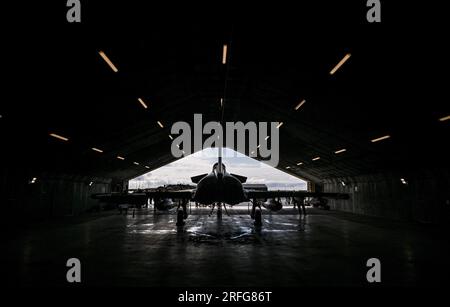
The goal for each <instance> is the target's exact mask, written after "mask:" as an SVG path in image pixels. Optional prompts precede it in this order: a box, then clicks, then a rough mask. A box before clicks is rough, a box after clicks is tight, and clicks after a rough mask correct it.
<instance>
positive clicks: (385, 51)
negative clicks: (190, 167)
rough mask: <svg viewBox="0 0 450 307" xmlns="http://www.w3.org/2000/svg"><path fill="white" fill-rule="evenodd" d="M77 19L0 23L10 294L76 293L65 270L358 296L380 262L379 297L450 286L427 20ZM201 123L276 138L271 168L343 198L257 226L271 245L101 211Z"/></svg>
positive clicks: (62, 11) (219, 230)
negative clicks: (265, 127) (257, 130)
mask: <svg viewBox="0 0 450 307" xmlns="http://www.w3.org/2000/svg"><path fill="white" fill-rule="evenodd" d="M81 2H82V6H81V22H77V21H75V22H69V20H68V19H66V18H68V17H67V15H66V13H67V11H68V10H69V8H70V7H69V6H67V5H66V3H63V5H59V6H58V7H52V5H51V4H43V3H40V4H39V6H37V4H35V5H32V6H28V7H25V5H24V4H14V7H13V8H11V10H10V11H11V12H12V14H11V16H10V17H8V18H6V20H3V21H2V22H4V23H5V25H4V28H5V29H9V30H7V31H6V33H5V39H6V42H8V43H7V44H5V45H4V48H3V49H4V50H2V53H4V57H3V58H4V60H5V62H4V65H3V74H4V76H5V78H4V80H5V81H3V82H6V86H4V90H3V91H2V92H3V95H2V96H3V99H2V103H1V108H0V115H1V117H0V133H1V138H2V167H1V169H0V176H1V177H0V178H1V184H0V197H1V204H2V207H3V213H4V215H3V222H2V226H3V228H4V229H5V231H4V234H6V236H7V237H8V238H7V240H6V242H7V243H6V244H7V247H8V249H7V250H9V252H7V253H6V258H7V260H6V261H7V262H6V263H7V264H8V265H7V266H6V267H7V268H8V272H7V273H8V274H9V275H8V276H9V277H8V278H9V280H10V281H11V285H14V286H23V285H26V286H35V285H42V284H44V285H51V286H53V285H56V286H60V285H63V286H64V285H67V283H68V281H67V280H66V271H67V269H68V268H67V266H66V261H67V260H68V259H69V258H77V259H79V260H80V262H81V265H82V272H83V275H82V278H83V279H82V283H84V284H85V285H94V286H97V285H113V286H134V285H139V286H179V287H183V286H194V287H203V286H237V287H241V286H242V287H244V286H245V287H252V286H255V287H271V286H328V285H346V286H348V285H350V286H361V285H362V286H365V285H370V284H371V283H370V282H369V281H368V280H367V279H366V273H367V271H368V270H369V268H370V267H368V266H367V261H368V260H369V259H372V258H376V259H379V261H380V262H381V270H382V276H383V277H382V282H381V283H382V284H384V285H388V286H422V285H430V284H431V285H442V284H443V283H444V284H448V281H447V280H446V279H445V278H446V277H445V276H447V275H448V268H446V266H445V264H444V260H445V259H446V257H448V256H449V253H448V251H447V247H446V246H448V237H447V236H445V235H444V233H446V232H445V231H444V230H445V227H447V226H448V223H449V213H450V189H449V187H450V173H449V169H450V168H449V166H450V165H449V156H450V152H449V149H448V146H447V145H448V139H449V137H448V136H449V129H450V128H449V127H450V119H449V116H450V109H449V104H448V101H447V100H448V94H447V93H446V79H447V78H444V77H443V75H445V73H446V71H447V68H448V61H447V60H444V59H445V58H446V55H447V54H448V51H449V50H448V45H447V44H446V42H445V41H444V40H443V39H442V37H444V29H445V28H448V27H446V25H445V21H444V20H445V19H440V18H432V16H434V15H433V14H437V12H435V11H431V10H430V11H428V10H425V9H424V10H423V14H426V16H427V17H430V18H429V19H426V20H427V22H425V21H424V20H416V19H414V18H412V17H411V16H416V15H414V14H415V13H417V12H416V9H417V8H414V9H413V8H404V7H402V8H399V7H396V6H393V4H388V3H384V2H383V8H382V20H381V22H369V21H368V20H367V19H366V18H367V10H368V9H369V8H368V7H367V6H366V3H365V1H362V2H361V3H359V4H356V5H355V4H354V3H353V4H351V3H346V4H342V3H339V4H336V3H334V4H328V5H324V4H323V5H317V6H310V5H308V6H306V5H303V4H300V5H299V4H295V5H294V4H292V6H291V5H276V6H273V5H269V4H258V5H257V4H254V5H253V6H250V5H249V6H248V7H242V5H239V4H232V5H227V6H222V5H220V3H218V4H217V5H214V6H213V5H211V6H207V5H205V6H206V8H205V7H203V8H201V9H199V8H198V7H191V6H188V5H187V4H183V5H182V6H180V7H177V8H176V9H175V8H174V7H171V6H169V5H167V6H162V5H161V6H159V5H151V4H147V5H143V4H133V5H131V4H125V3H124V2H119V3H117V4H113V3H110V2H101V1H99V2H98V3H96V4H93V3H91V2H89V3H83V2H84V1H81ZM127 3H128V2H127ZM11 5H13V4H11ZM34 6H36V7H34ZM21 22H22V23H25V24H26V27H19V26H18V25H19V23H21ZM225 49H226V50H225ZM195 114H201V115H202V120H203V124H205V123H207V122H210V121H222V122H233V123H235V122H243V123H248V122H255V123H260V122H268V123H271V122H276V123H277V128H276V129H277V131H278V133H279V163H278V165H277V168H278V169H280V170H282V171H284V172H286V173H288V174H291V175H294V176H296V177H299V178H302V179H304V180H306V181H307V182H308V191H309V192H317V193H341V194H345V195H347V197H346V198H345V199H330V200H329V201H328V205H329V209H330V210H321V209H317V208H309V207H308V208H307V212H308V215H307V216H301V215H299V214H298V213H297V212H296V211H295V210H290V211H289V209H286V210H287V211H286V213H283V210H284V209H283V210H282V211H280V212H279V213H271V212H266V211H267V210H263V225H262V227H261V228H260V229H259V230H258V229H256V228H255V227H254V225H253V221H252V220H251V219H250V218H249V216H248V214H247V209H246V207H245V208H244V209H242V210H241V211H239V210H235V211H233V210H234V209H232V208H229V210H230V212H231V215H225V214H224V216H223V220H222V221H221V223H220V225H219V224H218V222H217V218H216V217H215V216H214V215H213V216H208V215H207V214H201V213H198V212H196V209H195V208H193V209H191V210H190V211H189V212H190V215H189V216H188V218H187V219H186V224H185V225H184V226H183V227H182V229H181V230H180V229H177V227H176V226H175V215H176V213H167V214H160V215H158V214H156V213H154V212H153V210H144V209H136V210H130V211H129V212H128V214H127V215H123V214H122V215H119V214H118V213H117V211H116V210H115V209H114V210H106V209H105V208H102V207H101V203H100V202H99V201H98V200H97V199H93V198H92V197H91V196H92V195H93V194H97V193H113V192H114V193H126V190H127V187H128V182H129V180H131V179H133V178H136V177H137V176H140V175H142V174H145V173H148V172H149V171H152V170H155V169H157V168H159V167H162V166H164V165H166V164H168V163H170V162H173V161H175V160H176V159H178V158H177V157H174V156H173V155H172V152H171V145H172V141H173V139H174V138H175V137H176V136H175V134H173V133H172V131H171V127H172V125H173V124H174V123H176V122H186V123H188V124H190V125H191V126H193V125H194V122H193V121H194V115H195ZM207 137H208V136H207V135H204V136H203V140H205V139H206V138H207ZM246 140H247V143H246V149H247V150H248V148H249V142H248V138H247V139H246ZM269 140H270V139H269ZM445 140H447V141H445ZM225 146H226V145H225ZM185 149H186V148H185ZM186 150H187V149H186ZM246 154H247V155H250V154H249V153H248V152H247V153H246ZM255 158H256V159H259V160H263V159H262V158H261V157H260V156H258V157H255ZM192 175H193V176H195V175H198V174H192ZM193 228H195V231H193V230H192V229H193ZM190 230H192V231H190ZM202 234H203V235H202ZM180 259H182V260H180ZM215 272H220V274H216V273H215Z"/></svg>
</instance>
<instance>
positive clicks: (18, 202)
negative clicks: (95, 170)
mask: <svg viewBox="0 0 450 307" xmlns="http://www.w3.org/2000/svg"><path fill="white" fill-rule="evenodd" d="M0 176H1V177H0V178H1V182H0V200H1V201H0V202H1V205H2V208H3V210H8V211H10V212H12V213H13V214H19V216H20V220H23V221H30V220H40V219H46V218H51V217H58V216H71V215H79V214H81V213H83V212H86V211H89V210H93V209H97V208H98V205H99V204H98V202H97V201H96V200H93V199H91V197H90V195H91V194H92V193H105V192H110V191H111V186H112V180H111V179H105V178H92V177H86V176H80V175H54V174H46V175H41V176H39V177H37V180H36V182H35V183H34V184H31V183H30V180H31V179H32V178H33V177H32V176H29V175H28V173H27V172H25V171H20V170H14V171H8V170H3V171H1V173H0ZM90 182H93V184H92V185H89V184H90Z"/></svg>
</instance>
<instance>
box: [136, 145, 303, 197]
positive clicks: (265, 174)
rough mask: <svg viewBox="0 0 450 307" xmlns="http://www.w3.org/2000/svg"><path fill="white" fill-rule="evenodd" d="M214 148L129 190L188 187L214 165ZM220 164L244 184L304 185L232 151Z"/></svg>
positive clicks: (148, 175)
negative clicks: (243, 180) (244, 181)
mask: <svg viewBox="0 0 450 307" xmlns="http://www.w3.org/2000/svg"><path fill="white" fill-rule="evenodd" d="M217 151H218V149H217V148H206V149H203V150H202V151H200V152H196V153H194V154H192V155H189V156H187V157H183V158H181V159H179V160H177V161H175V162H172V163H169V164H167V165H165V166H163V167H160V168H158V169H156V170H153V171H151V172H148V173H146V174H144V175H141V176H139V177H137V178H134V179H131V180H130V181H129V184H128V187H129V188H130V189H145V188H157V187H162V186H164V185H170V184H172V185H173V184H175V185H176V184H183V185H191V184H192V181H191V177H192V176H195V175H197V174H201V173H207V172H210V171H211V168H212V166H213V165H214V163H215V162H217ZM223 163H224V164H225V165H226V166H227V169H228V170H229V171H230V172H233V173H236V174H241V175H244V176H246V177H247V182H246V183H247V184H260V185H265V186H267V188H268V189H271V190H283V189H284V190H285V189H294V190H306V189H307V182H306V181H305V180H302V179H300V178H297V177H294V176H292V175H289V174H287V173H285V172H283V171H281V170H278V169H276V168H273V167H271V166H269V165H266V164H264V163H263V162H260V161H258V160H255V159H252V158H250V157H248V156H246V155H244V154H241V153H238V152H236V151H234V150H232V149H229V148H224V151H223Z"/></svg>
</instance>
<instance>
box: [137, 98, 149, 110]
mask: <svg viewBox="0 0 450 307" xmlns="http://www.w3.org/2000/svg"><path fill="white" fill-rule="evenodd" d="M138 100H139V102H140V103H141V105H142V106H143V107H144V109H147V105H146V104H145V102H144V100H142V98H138Z"/></svg>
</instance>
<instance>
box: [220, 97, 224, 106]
mask: <svg viewBox="0 0 450 307" xmlns="http://www.w3.org/2000/svg"><path fill="white" fill-rule="evenodd" d="M220 107H223V98H220Z"/></svg>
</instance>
